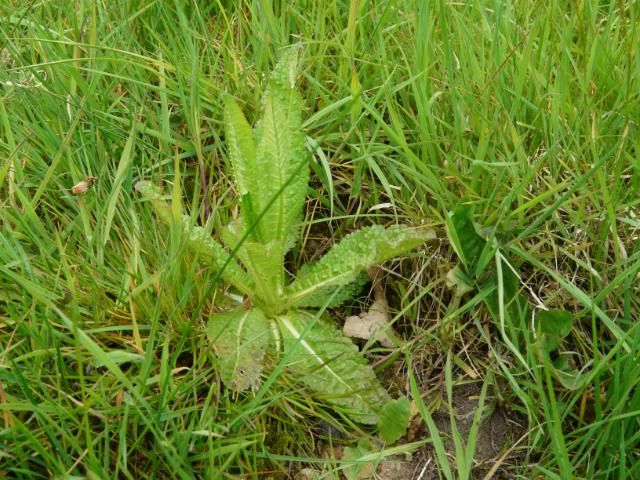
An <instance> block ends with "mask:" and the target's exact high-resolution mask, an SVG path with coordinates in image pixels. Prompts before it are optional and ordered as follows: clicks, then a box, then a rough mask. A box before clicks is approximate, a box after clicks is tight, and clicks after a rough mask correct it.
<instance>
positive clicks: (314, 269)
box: [287, 225, 435, 306]
mask: <svg viewBox="0 0 640 480" xmlns="http://www.w3.org/2000/svg"><path fill="white" fill-rule="evenodd" d="M432 238H435V234H434V233H433V231H432V230H426V229H413V228H409V227H406V226H402V225H394V226H392V227H389V228H387V229H385V228H384V227H382V226H380V225H374V226H371V227H367V228H363V229H361V230H358V231H356V232H353V233H351V234H349V235H347V236H346V237H345V238H344V239H343V240H342V241H341V242H340V243H338V244H337V245H334V246H333V247H332V248H331V250H329V252H328V253H327V254H326V255H325V256H324V257H322V258H321V259H320V260H319V261H318V262H316V263H314V264H313V265H311V266H305V267H303V268H302V269H301V270H300V275H299V276H298V278H297V279H296V281H295V282H293V284H291V285H290V286H289V288H288V289H287V294H288V297H289V302H290V304H291V305H294V306H298V305H305V299H306V298H308V297H311V296H314V295H316V294H318V293H319V292H322V291H326V289H327V288H329V287H338V286H342V285H347V284H349V283H351V282H353V281H354V280H356V279H357V278H358V275H359V274H360V273H361V272H363V271H364V270H366V269H367V268H370V267H372V266H374V265H377V264H379V263H382V262H384V261H385V260H388V259H390V258H393V257H396V256H398V255H402V254H404V253H406V252H408V251H409V250H412V249H413V248H415V247H418V246H420V245H422V244H423V243H424V242H426V241H427V240H429V239H432Z"/></svg>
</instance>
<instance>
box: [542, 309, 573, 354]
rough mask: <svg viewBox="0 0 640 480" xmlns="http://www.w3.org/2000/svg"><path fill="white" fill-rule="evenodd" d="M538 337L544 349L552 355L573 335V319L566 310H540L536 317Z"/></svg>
mask: <svg viewBox="0 0 640 480" xmlns="http://www.w3.org/2000/svg"><path fill="white" fill-rule="evenodd" d="M535 324H536V335H537V337H538V342H540V345H541V347H542V349H543V350H544V351H545V352H547V353H551V352H553V351H555V350H557V349H558V347H559V346H560V344H561V343H562V339H564V337H566V336H567V335H569V334H570V333H571V328H572V326H573V317H572V316H571V314H570V313H569V312H567V311H565V310H539V311H537V312H536V316H535Z"/></svg>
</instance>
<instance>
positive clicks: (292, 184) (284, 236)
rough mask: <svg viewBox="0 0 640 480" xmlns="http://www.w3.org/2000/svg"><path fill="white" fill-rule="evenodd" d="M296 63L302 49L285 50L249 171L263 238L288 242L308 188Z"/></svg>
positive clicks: (265, 101) (266, 102)
mask: <svg viewBox="0 0 640 480" xmlns="http://www.w3.org/2000/svg"><path fill="white" fill-rule="evenodd" d="M297 63H298V48H290V49H288V50H285V52H284V53H283V55H282V57H281V59H280V61H279V62H278V64H277V65H276V66H275V68H274V70H273V72H272V73H271V76H270V78H269V83H268V86H267V89H266V91H265V95H264V97H263V101H262V117H261V119H260V122H259V123H258V126H257V128H256V138H257V149H256V168H255V170H254V171H252V172H251V174H252V175H253V177H254V178H253V180H252V183H255V184H256V186H257V187H256V195H253V192H251V195H252V197H251V198H252V205H253V209H254V213H255V215H256V217H257V218H260V220H259V222H258V223H259V226H260V228H259V230H260V232H261V235H262V237H261V240H262V241H263V242H264V243H269V242H271V241H275V242H280V243H283V244H285V243H287V242H288V239H289V237H290V235H291V233H292V232H293V230H294V226H295V224H296V223H297V222H299V221H300V219H301V216H302V207H303V206H304V198H305V196H306V192H307V184H308V181H309V165H308V156H309V155H308V152H307V149H306V146H305V141H304V135H303V133H302V119H301V115H302V107H303V102H302V97H301V96H300V94H299V93H298V92H297V90H296V89H295V80H296V76H297ZM285 253H286V252H285Z"/></svg>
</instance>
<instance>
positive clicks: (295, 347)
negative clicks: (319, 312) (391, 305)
mask: <svg viewBox="0 0 640 480" xmlns="http://www.w3.org/2000/svg"><path fill="white" fill-rule="evenodd" d="M277 321H278V326H279V327H280V332H281V334H282V341H283V348H284V353H285V355H287V358H288V359H289V362H290V363H289V365H288V367H289V369H290V370H291V371H292V372H294V373H296V374H297V375H298V377H299V379H300V381H301V382H302V383H304V384H305V385H306V386H307V387H309V388H310V389H312V390H314V391H316V392H317V393H318V394H319V396H320V397H321V398H323V399H325V400H327V401H329V402H331V403H333V404H334V405H336V406H339V407H343V408H344V409H345V413H346V414H348V415H349V416H350V417H351V418H353V419H354V420H355V421H357V422H360V423H366V424H370V425H375V424H376V423H378V419H379V417H378V412H380V410H381V409H382V408H383V407H384V405H385V404H386V403H387V402H388V401H389V400H391V397H390V396H389V394H388V393H387V391H386V390H385V389H384V388H382V385H380V382H379V381H378V379H377V378H376V374H375V372H374V371H373V369H372V368H371V366H370V365H369V364H368V363H367V360H366V359H365V358H364V356H363V355H362V354H361V353H360V352H359V351H358V347H356V346H355V345H354V344H353V343H352V342H351V340H350V339H349V338H347V337H345V336H344V335H342V333H341V332H340V331H338V330H337V329H336V328H335V327H333V326H331V325H329V324H327V323H325V322H324V321H322V320H320V319H316V318H315V317H314V316H312V315H310V314H307V313H304V312H299V311H295V310H292V311H290V312H288V313H287V314H286V315H281V316H279V317H278V319H277Z"/></svg>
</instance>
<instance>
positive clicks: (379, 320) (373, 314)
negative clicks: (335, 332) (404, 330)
mask: <svg viewBox="0 0 640 480" xmlns="http://www.w3.org/2000/svg"><path fill="white" fill-rule="evenodd" d="M390 320H391V319H390V317H389V311H388V305H387V301H386V300H384V299H378V300H376V301H375V302H373V305H371V307H370V308H369V311H367V312H365V313H361V314H360V315H357V316H356V315H353V316H351V317H347V319H346V320H345V323H344V327H343V329H342V333H344V334H345V335H346V336H347V337H355V338H362V339H364V340H369V339H371V338H373V339H375V340H376V341H378V342H380V344H381V345H382V346H384V347H387V348H392V347H393V346H394V345H395V344H394V343H393V340H392V339H391V337H390V336H389V334H388V333H387V330H389V329H391V327H390V325H389V321H390Z"/></svg>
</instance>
